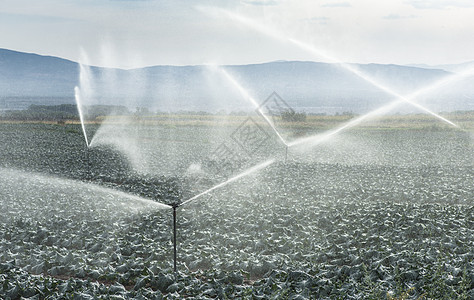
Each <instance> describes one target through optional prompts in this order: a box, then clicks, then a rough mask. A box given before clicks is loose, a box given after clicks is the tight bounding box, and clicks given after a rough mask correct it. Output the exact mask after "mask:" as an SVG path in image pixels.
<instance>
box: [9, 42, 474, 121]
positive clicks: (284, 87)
mask: <svg viewBox="0 0 474 300" xmlns="http://www.w3.org/2000/svg"><path fill="white" fill-rule="evenodd" d="M351 66H352V67H353V68H356V69H358V70H360V71H361V72H363V73H364V74H368V75H369V76H370V77H372V78H375V79H376V80H377V81H378V82H381V83H382V84H384V85H385V86H387V87H390V88H391V89H393V90H395V91H397V92H399V93H401V94H407V93H410V92H413V91H416V89H418V88H420V87H423V86H426V85H429V84H431V83H432V82H434V81H436V80H439V79H441V78H443V77H445V76H448V75H450V74H451V73H450V72H448V71H446V70H442V69H431V68H420V67H413V66H400V65H382V64H353V65H351ZM224 68H225V69H226V70H227V71H228V72H229V73H230V74H232V75H233V76H235V78H236V80H237V81H238V82H240V83H241V84H242V86H243V87H245V89H246V90H248V92H249V94H251V95H252V96H253V97H254V98H255V99H256V100H257V101H258V102H262V101H264V100H265V99H266V98H267V97H268V96H269V95H270V94H271V93H272V92H274V91H275V92H277V93H278V94H279V95H280V96H281V97H282V98H283V99H284V100H285V101H286V102H287V103H288V104H289V105H290V106H291V107H293V108H294V109H295V110H304V111H307V112H316V113H317V112H320V113H335V112H343V111H350V112H354V113H361V112H365V111H367V110H370V109H373V108H375V107H379V106H380V105H382V104H383V103H386V102H387V101H390V99H392V98H393V96H390V95H388V94H387V93H386V92H384V91H382V90H381V89H379V88H377V87H374V86H373V85H372V84H370V83H368V82H367V81H366V80H364V79H361V78H360V77H358V76H355V75H354V74H353V73H351V72H349V71H348V70H346V69H344V68H343V67H341V66H340V65H337V64H328V63H318V62H300V61H278V62H269V63H262V64H252V65H238V66H225V67H224ZM90 79H91V82H92V84H91V85H92V86H93V88H92V91H91V93H93V95H94V97H95V98H94V99H95V100H94V101H95V102H94V103H93V104H113V105H123V104H124V105H127V106H129V107H138V106H140V107H148V108H151V109H153V110H162V111H166V110H197V111H199V110H203V111H213V110H219V109H230V110H239V109H243V105H242V103H243V102H242V101H243V100H242V95H241V94H240V93H239V92H238V90H237V89H236V88H235V87H233V86H232V85H231V84H229V82H228V81H226V80H225V78H224V76H222V74H221V73H219V72H216V71H215V70H213V69H212V68H209V67H205V66H152V67H147V68H142V69H133V70H121V69H107V68H97V67H94V68H91V69H90ZM470 82H472V78H470V79H469V80H468V79H465V80H463V81H461V82H459V83H456V84H455V85H452V86H448V87H444V88H443V89H441V90H440V91H436V93H433V94H432V95H430V97H429V98H426V99H419V100H422V102H426V103H429V105H430V108H432V109H433V110H437V111H442V110H445V111H452V110H472V109H474V101H473V98H474V88H473V87H472V85H471V84H470ZM77 85H79V65H78V64H77V63H76V62H73V61H69V60H65V59H61V58H57V57H51V56H41V55H37V54H30V53H22V52H16V51H11V50H7V49H0V110H6V109H25V108H27V107H28V106H29V105H30V104H38V105H57V104H72V103H74V102H75V100H74V87H75V86H77ZM417 101H418V100H417Z"/></svg>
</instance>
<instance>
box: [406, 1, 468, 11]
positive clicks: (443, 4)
mask: <svg viewBox="0 0 474 300" xmlns="http://www.w3.org/2000/svg"><path fill="white" fill-rule="evenodd" d="M406 3H408V4H410V5H411V6H413V7H414V8H417V9H447V8H451V7H461V8H466V7H474V1H472V0H408V1H406Z"/></svg>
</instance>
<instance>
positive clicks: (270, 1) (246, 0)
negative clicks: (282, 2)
mask: <svg viewBox="0 0 474 300" xmlns="http://www.w3.org/2000/svg"><path fill="white" fill-rule="evenodd" d="M240 2H241V3H243V4H249V5H257V6H265V5H278V4H279V3H278V1H276V0H241V1H240Z"/></svg>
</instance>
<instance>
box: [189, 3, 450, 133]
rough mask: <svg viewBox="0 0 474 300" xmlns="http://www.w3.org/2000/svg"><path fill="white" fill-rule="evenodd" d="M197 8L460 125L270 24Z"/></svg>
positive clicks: (229, 13) (448, 121) (225, 12)
mask: <svg viewBox="0 0 474 300" xmlns="http://www.w3.org/2000/svg"><path fill="white" fill-rule="evenodd" d="M197 9H198V10H201V11H203V12H204V13H208V14H211V15H213V16H214V17H219V18H221V17H222V16H226V17H228V18H230V19H232V20H235V21H238V22H239V23H241V24H244V25H246V26H248V27H250V28H252V29H254V30H256V31H258V32H261V33H262V34H264V35H266V36H269V37H272V38H274V39H277V40H281V41H284V42H289V43H292V44H294V45H295V46H297V47H298V48H300V49H302V50H304V51H306V52H308V53H310V54H311V55H314V56H317V57H322V58H324V59H326V60H328V61H329V62H332V63H336V64H338V65H339V66H341V67H342V68H344V69H345V70H347V71H349V72H351V73H353V74H354V75H356V76H358V77H359V78H361V79H363V80H365V81H366V82H368V83H370V84H371V85H373V86H375V87H376V88H378V89H380V90H382V91H384V92H385V93H387V94H389V95H391V96H393V97H395V98H397V99H398V100H400V101H402V102H405V103H408V104H410V105H412V106H415V107H416V108H418V109H420V110H421V111H424V112H426V113H428V114H430V115H432V116H434V117H436V118H437V119H439V120H441V121H443V122H445V123H447V124H449V125H451V126H453V127H458V125H456V124H455V123H453V122H451V121H450V120H448V119H446V118H444V117H442V116H440V115H439V114H437V113H435V112H433V111H431V110H429V109H427V108H426V107H424V106H422V105H420V104H418V103H416V102H414V101H413V98H414V96H412V97H405V96H403V95H400V94H399V93H397V92H395V91H393V90H392V89H390V88H388V87H387V86H385V85H383V84H382V83H380V82H378V81H377V80H375V79H374V78H372V77H371V76H369V75H368V74H365V73H364V72H362V71H361V70H359V69H357V68H355V67H354V66H353V65H350V64H348V63H345V62H343V61H342V60H340V59H338V58H336V57H334V56H332V55H329V54H328V53H325V52H323V51H322V50H321V49H318V48H316V47H314V46H313V45H310V44H307V43H304V42H302V41H299V40H296V39H294V38H291V37H288V36H286V35H284V34H282V33H281V32H278V31H277V30H274V29H272V28H269V27H268V26H266V25H264V24H260V23H259V22H257V21H255V20H252V19H249V18H246V17H244V16H241V15H239V14H236V13H233V12H231V11H228V10H226V9H221V8H216V7H202V6H198V7H197ZM416 94H417V93H413V94H412V95H416Z"/></svg>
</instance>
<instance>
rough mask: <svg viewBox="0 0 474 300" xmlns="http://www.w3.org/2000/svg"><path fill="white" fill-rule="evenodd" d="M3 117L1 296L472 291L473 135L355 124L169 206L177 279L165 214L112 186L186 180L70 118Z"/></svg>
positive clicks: (179, 189) (171, 191)
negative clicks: (85, 134)
mask: <svg viewBox="0 0 474 300" xmlns="http://www.w3.org/2000/svg"><path fill="white" fill-rule="evenodd" d="M0 126H1V127H0V128H1V129H0V130H1V131H0V132H1V135H0V139H1V142H2V143H1V145H2V146H1V152H0V153H2V157H0V166H1V167H2V169H1V170H2V175H1V176H0V183H1V185H0V187H1V188H0V201H1V202H2V211H1V212H0V249H1V251H0V283H1V284H0V298H5V299H21V298H22V297H23V298H31V299H45V298H47V299H97V298H99V299H132V298H133V299H162V298H164V299H180V298H185V297H187V298H198V299H208V298H220V299H225V298H243V299H390V298H410V299H417V298H425V299H430V298H431V299H439V298H447V299H456V298H459V299H472V298H473V297H474V206H473V203H472V200H473V199H474V185H473V183H474V173H473V165H472V162H473V160H472V156H473V153H472V141H471V140H470V139H471V138H470V136H469V134H465V133H459V134H457V135H456V134H453V133H452V132H423V133H421V132H418V131H415V132H411V131H409V130H404V131H386V132H384V134H381V133H380V131H375V132H370V131H364V132H355V133H354V134H353V135H349V136H347V140H346V141H349V142H350V143H353V144H351V147H350V150H351V151H349V150H347V151H345V152H344V151H343V150H341V147H340V143H342V142H341V141H339V142H337V141H335V142H334V143H336V144H334V145H335V146H337V147H331V144H330V143H329V145H326V146H323V147H320V148H318V153H315V152H312V153H310V155H306V154H307V153H304V152H302V153H294V155H293V156H292V157H291V159H290V160H289V161H288V162H286V163H284V162H278V163H276V164H273V165H271V166H270V167H268V168H266V169H264V170H262V171H260V172H258V173H256V174H254V175H251V176H249V177H245V178H242V179H241V180H239V181H236V182H235V183H233V184H231V185H228V186H226V187H225V188H222V189H218V190H215V191H214V192H213V193H211V194H208V195H205V196H203V197H202V198H201V199H199V201H195V202H192V203H190V204H189V205H187V206H183V207H181V208H179V209H178V269H179V272H178V274H174V273H173V270H172V231H171V210H170V209H161V208H155V207H153V206H152V205H151V204H149V203H141V202H137V201H136V200H134V199H131V198H130V199H128V198H127V196H126V195H123V194H113V195H110V192H109V189H108V188H112V189H115V190H122V191H125V192H127V194H133V195H139V196H144V197H146V198H151V199H154V200H155V201H158V202H162V203H171V202H172V201H176V199H180V198H182V197H183V195H184V194H186V193H190V194H192V193H193V192H196V191H192V192H191V191H189V190H188V186H187V185H188V181H189V180H186V178H180V177H179V176H164V175H160V176H158V175H155V176H150V175H149V174H148V175H144V174H139V173H137V172H134V171H133V170H132V168H131V166H130V165H129V163H128V162H127V160H126V159H125V158H124V157H123V156H122V155H121V154H120V153H118V152H116V151H114V150H112V149H108V148H96V149H92V150H91V152H90V153H87V154H86V153H85V151H84V150H85V149H84V147H83V146H81V145H82V144H81V143H83V140H82V139H83V138H82V136H81V133H80V131H79V127H78V126H74V125H68V126H56V125H31V124H30V125H25V124H22V125H19V124H6V125H5V124H2V125H0ZM358 139H361V140H362V139H364V140H367V143H366V144H365V145H364V146H363V147H362V146H361V147H356V144H355V143H354V141H356V140H358ZM430 140H431V141H437V142H439V144H436V143H434V142H433V143H431V144H430V142H429V141H430ZM453 140H455V142H453ZM367 145H368V146H367ZM368 148H370V149H371V152H368V151H365V152H364V151H363V150H364V149H368ZM430 149H431V150H432V151H433V152H430ZM183 151H185V150H183ZM186 151H187V150H186ZM189 151H191V150H189ZM349 154H350V155H349ZM461 154H462V155H461ZM86 155H87V156H88V157H86ZM308 157H312V159H309V158H308ZM321 157H326V158H327V159H326V160H325V161H323V160H322V159H321ZM12 169H16V170H12ZM210 180H211V181H215V180H216V179H213V178H211V179H210ZM90 183H93V185H92V184H90ZM96 186H98V187H96ZM102 187H104V188H102ZM105 188H107V189H105ZM192 188H193V189H195V188H196V186H192ZM167 201H168V202H167ZM140 203H141V204H140ZM4 208H6V209H4Z"/></svg>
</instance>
